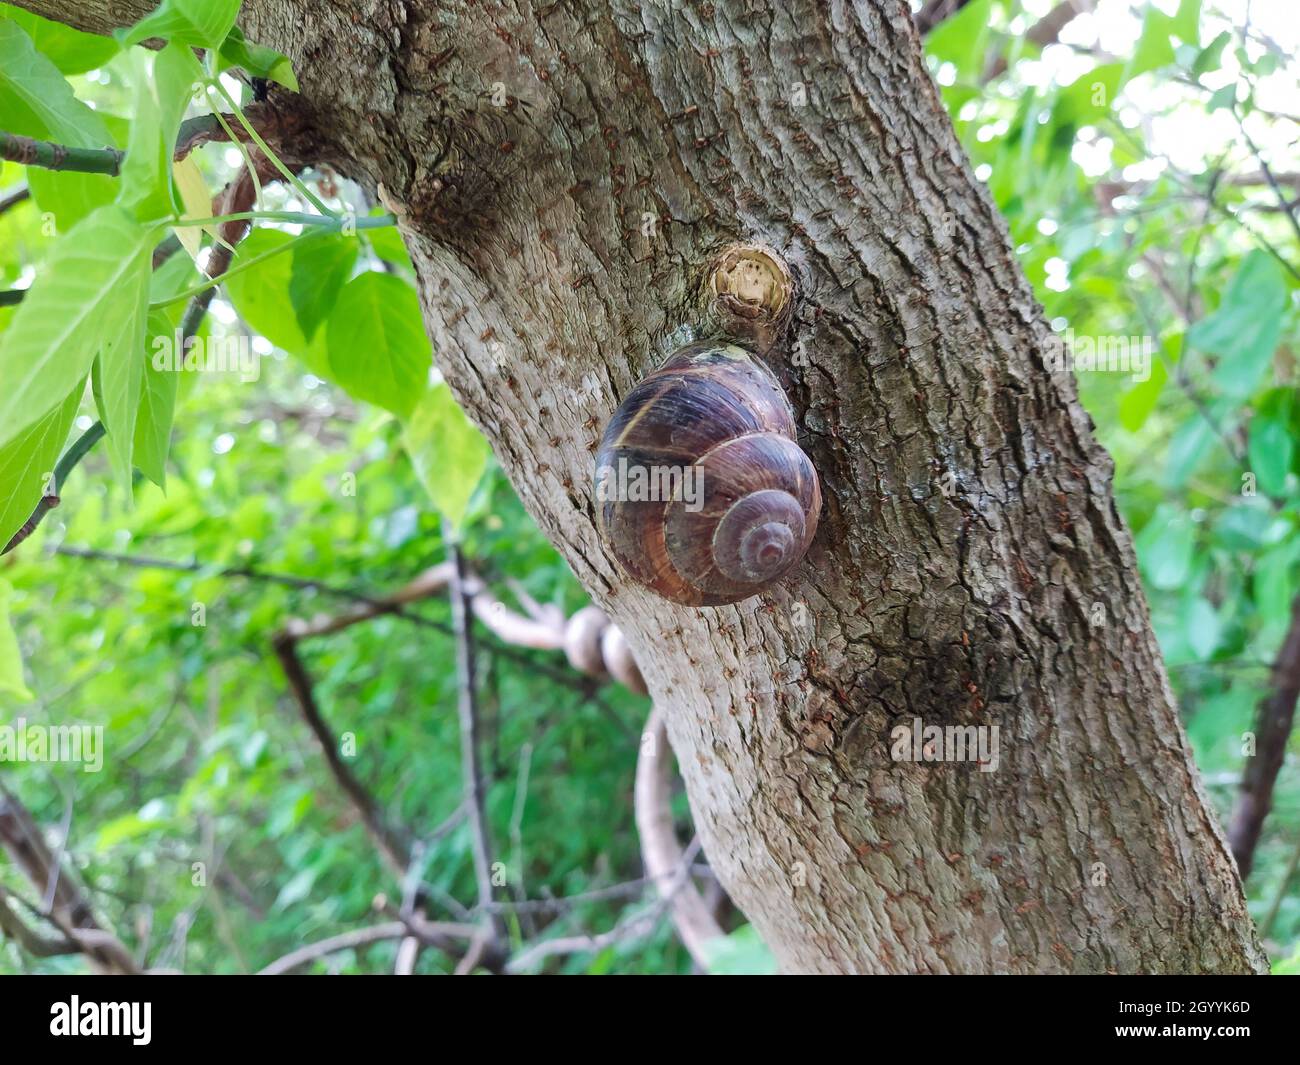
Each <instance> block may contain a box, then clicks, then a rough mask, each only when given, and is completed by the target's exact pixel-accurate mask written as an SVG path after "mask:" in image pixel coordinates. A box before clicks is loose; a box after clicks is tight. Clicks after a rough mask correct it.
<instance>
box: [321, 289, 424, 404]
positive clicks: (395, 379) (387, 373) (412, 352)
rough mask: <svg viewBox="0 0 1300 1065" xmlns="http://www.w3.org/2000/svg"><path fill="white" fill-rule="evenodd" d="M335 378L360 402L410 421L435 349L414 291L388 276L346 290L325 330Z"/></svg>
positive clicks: (330, 363) (422, 391) (331, 314)
mask: <svg viewBox="0 0 1300 1065" xmlns="http://www.w3.org/2000/svg"><path fill="white" fill-rule="evenodd" d="M326 343H327V349H328V351H329V365H330V371H331V376H332V377H333V379H334V380H335V381H337V382H338V383H339V384H340V385H342V386H343V388H345V389H346V390H347V391H348V392H349V393H351V394H352V395H353V396H354V397H356V398H357V399H363V400H365V401H366V402H368V403H374V404H377V405H378V406H380V407H383V408H384V409H385V410H390V411H392V412H393V413H394V414H396V415H398V417H401V418H406V417H408V416H409V415H410V414H411V412H412V411H413V410H414V409H415V405H416V403H417V402H418V401H419V399H420V396H421V395H423V394H424V392H425V390H426V388H427V383H428V377H429V367H430V365H431V363H432V361H433V349H432V348H431V347H430V345H429V338H428V336H426V335H425V332H424V322H423V319H422V318H421V316H420V301H419V299H418V298H417V297H416V295H415V290H414V289H413V288H412V287H411V286H410V285H408V284H407V283H406V282H405V281H402V280H401V279H400V278H396V277H393V276H392V275H390V274H381V273H367V274H362V275H361V276H360V277H354V278H353V279H352V280H351V281H349V282H348V283H347V284H346V285H344V286H343V289H342V291H341V292H340V293H339V298H338V302H337V303H336V304H335V305H334V310H333V311H332V312H331V313H330V317H329V324H328V327H327V330H326Z"/></svg>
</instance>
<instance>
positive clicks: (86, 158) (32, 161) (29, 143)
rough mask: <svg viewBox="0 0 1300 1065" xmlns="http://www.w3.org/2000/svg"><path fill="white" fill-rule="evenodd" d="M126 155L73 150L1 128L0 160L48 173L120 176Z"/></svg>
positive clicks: (101, 150)
mask: <svg viewBox="0 0 1300 1065" xmlns="http://www.w3.org/2000/svg"><path fill="white" fill-rule="evenodd" d="M124 158H126V153H125V152H119V151H118V150H117V149H116V148H73V147H71V146H69V145H67V144H56V143H54V142H53V141H38V140H35V139H34V138H32V137H23V136H20V135H19V134H17V133H7V132H5V131H4V130H2V129H0V159H4V160H5V161H7V162H10V163H18V164H19V165H20V166H39V167H41V168H42V169H45V170H75V171H77V172H78V173H82V174H107V175H108V176H109V177H117V175H118V173H119V171H120V170H121V169H122V160H123V159H124Z"/></svg>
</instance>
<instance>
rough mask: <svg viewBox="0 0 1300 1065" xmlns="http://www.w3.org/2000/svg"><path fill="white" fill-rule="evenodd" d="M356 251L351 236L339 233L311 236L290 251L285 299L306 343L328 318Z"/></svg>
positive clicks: (350, 269) (353, 265) (351, 266)
mask: <svg viewBox="0 0 1300 1065" xmlns="http://www.w3.org/2000/svg"><path fill="white" fill-rule="evenodd" d="M359 250H360V247H359V244H358V241H357V239H356V237H355V236H352V237H347V236H343V235H342V234H340V233H313V234H311V235H310V236H308V237H307V238H306V239H305V240H302V241H300V242H299V243H298V245H297V246H296V247H295V248H294V249H293V263H292V267H291V270H290V277H289V299H290V301H291V302H292V303H293V310H294V313H295V314H296V315H297V316H298V325H299V327H300V328H301V329H302V332H303V335H304V336H305V337H307V339H308V340H310V339H311V338H312V337H314V336H315V335H316V330H317V329H318V328H319V327H320V325H321V323H322V322H324V321H325V319H326V318H328V317H329V314H330V311H331V310H332V309H333V307H334V304H335V303H336V302H337V300H338V297H339V290H340V289H342V288H343V286H344V285H345V284H346V283H347V281H348V278H350V277H351V276H352V270H353V268H354V267H355V266H356V264H357V253H358V251H359Z"/></svg>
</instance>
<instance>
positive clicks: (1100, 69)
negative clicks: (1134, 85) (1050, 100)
mask: <svg viewBox="0 0 1300 1065" xmlns="http://www.w3.org/2000/svg"><path fill="white" fill-rule="evenodd" d="M1123 85H1124V64H1123V63H1102V64H1099V65H1098V66H1095V67H1093V68H1092V70H1090V71H1088V72H1087V73H1086V74H1083V75H1081V76H1080V77H1078V78H1076V79H1075V80H1074V81H1072V82H1071V83H1070V84H1069V85H1067V86H1065V87H1064V88H1063V89H1061V92H1060V95H1059V96H1058V97H1057V102H1056V108H1055V114H1054V117H1055V120H1056V124H1057V125H1058V126H1061V125H1072V126H1074V127H1076V128H1077V127H1079V126H1086V125H1090V124H1092V123H1094V122H1096V121H1097V120H1098V119H1100V118H1104V117H1105V116H1106V115H1109V114H1110V113H1111V109H1112V108H1113V107H1114V106H1115V98H1116V97H1117V96H1118V95H1119V91H1120V89H1121V88H1122V87H1123Z"/></svg>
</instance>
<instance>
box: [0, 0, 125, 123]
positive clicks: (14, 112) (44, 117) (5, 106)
mask: <svg viewBox="0 0 1300 1065" xmlns="http://www.w3.org/2000/svg"><path fill="white" fill-rule="evenodd" d="M0 129H3V130H5V131H7V132H9V133H18V134H20V135H22V136H24V137H36V138H37V139H40V140H52V141H57V142H58V143H59V144H67V145H70V146H71V147H74V148H104V147H107V146H108V144H109V143H110V140H109V136H108V131H107V130H106V129H105V128H104V123H103V121H102V120H101V119H100V117H99V116H98V115H97V114H95V112H94V111H93V110H91V109H90V108H89V107H87V106H86V105H85V104H84V103H82V102H81V101H80V100H78V99H77V97H76V96H75V95H74V94H73V92H72V86H71V85H69V84H68V80H67V78H65V77H64V76H63V75H62V74H61V73H60V72H59V68H58V67H56V66H55V65H54V64H53V63H51V62H50V61H49V60H48V59H46V58H45V56H43V55H41V53H40V52H38V51H37V50H36V47H35V45H33V44H32V39H31V38H30V37H28V36H27V34H25V33H24V32H23V31H22V30H21V29H20V28H19V27H18V25H17V24H16V23H14V22H13V21H11V20H10V19H0Z"/></svg>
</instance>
